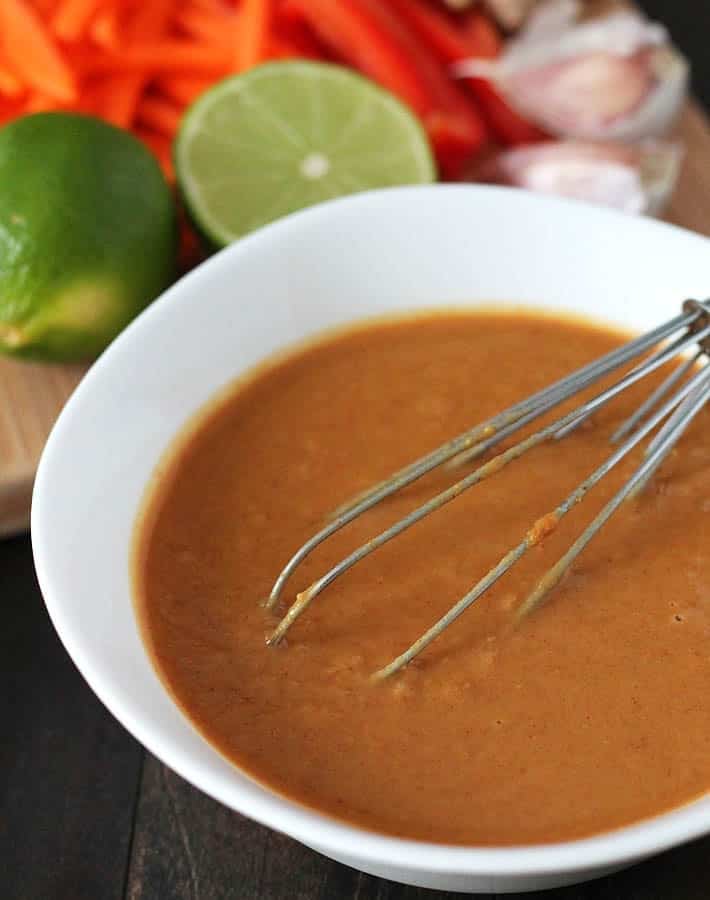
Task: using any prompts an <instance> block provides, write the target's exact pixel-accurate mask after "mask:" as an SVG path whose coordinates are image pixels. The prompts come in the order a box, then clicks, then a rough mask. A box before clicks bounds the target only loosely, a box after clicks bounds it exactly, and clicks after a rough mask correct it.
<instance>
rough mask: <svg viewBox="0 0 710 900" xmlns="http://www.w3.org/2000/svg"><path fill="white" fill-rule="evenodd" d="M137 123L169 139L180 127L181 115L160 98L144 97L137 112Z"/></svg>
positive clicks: (171, 105) (170, 104)
mask: <svg viewBox="0 0 710 900" xmlns="http://www.w3.org/2000/svg"><path fill="white" fill-rule="evenodd" d="M137 118H138V121H139V122H140V123H141V124H142V125H145V126H146V127H147V128H150V129H152V130H153V131H155V132H157V134H162V135H163V137H166V138H171V137H172V136H173V135H174V134H175V132H176V131H177V130H178V128H179V127H180V119H181V118H182V115H181V113H180V110H179V109H176V107H175V106H173V104H172V103H170V102H169V101H168V100H162V99H161V98H160V97H145V98H144V99H143V100H141V102H140V104H139V106H138V112H137Z"/></svg>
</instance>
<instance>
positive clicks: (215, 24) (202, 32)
mask: <svg viewBox="0 0 710 900" xmlns="http://www.w3.org/2000/svg"><path fill="white" fill-rule="evenodd" d="M174 24H175V25H177V26H178V27H179V28H181V29H182V31H184V32H185V34H186V35H187V36H188V37H189V38H193V39H195V40H198V41H203V42H206V43H208V44H218V45H219V46H221V47H231V46H233V43H234V35H235V33H236V29H237V15H236V13H233V14H231V15H230V16H225V15H223V14H222V13H220V14H219V15H218V16H215V15H212V14H209V13H205V11H204V10H202V9H198V8H195V7H193V8H190V7H186V8H184V9H180V10H178V13H177V16H176V17H175V19H174Z"/></svg>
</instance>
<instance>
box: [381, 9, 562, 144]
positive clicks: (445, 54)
mask: <svg viewBox="0 0 710 900" xmlns="http://www.w3.org/2000/svg"><path fill="white" fill-rule="evenodd" d="M389 3H390V5H391V6H392V7H393V8H394V9H395V10H396V11H397V12H398V13H399V14H400V15H401V16H402V18H403V19H405V20H406V21H407V22H408V23H409V25H410V26H411V27H412V28H413V29H414V30H416V31H417V33H418V34H419V36H420V38H421V39H422V40H423V41H426V42H427V43H428V45H429V47H430V48H431V49H432V50H433V51H434V53H436V55H437V56H438V57H439V59H440V60H441V61H442V62H444V63H447V64H449V65H452V64H453V63H456V62H460V61H461V60H463V59H471V58H479V59H492V58H495V57H496V56H497V55H498V53H499V52H500V48H501V40H500V35H499V34H498V32H497V30H496V28H495V26H494V25H493V23H492V22H491V21H490V19H488V18H487V17H486V16H485V15H484V14H483V13H481V12H480V11H479V10H471V11H470V12H468V13H466V14H464V15H462V16H460V17H457V18H454V17H453V16H451V15H449V14H448V13H446V12H444V11H441V10H438V9H436V8H435V7H433V6H431V5H430V4H429V3H428V2H427V0H389ZM462 83H463V84H465V85H466V87H467V88H468V89H469V90H470V91H471V93H472V94H473V95H474V97H475V98H476V100H477V101H478V104H479V106H480V109H481V112H482V113H483V115H484V116H485V118H486V121H487V123H488V126H489V127H490V129H491V131H492V132H493V134H494V135H495V137H496V138H497V139H498V140H499V141H501V143H504V144H506V145H517V144H529V143H533V142H536V141H540V140H544V138H545V137H546V135H545V134H544V133H543V132H542V131H540V129H539V128H537V127H536V126H535V125H532V124H530V122H528V121H527V120H526V119H524V118H522V116H520V115H519V114H518V113H517V112H516V111H515V110H514V109H511V107H510V106H509V105H508V104H507V103H506V101H505V100H504V99H503V97H501V95H500V93H499V92H498V91H497V90H496V89H495V87H493V85H492V84H491V83H490V82H489V81H486V80H485V79H483V78H465V79H462Z"/></svg>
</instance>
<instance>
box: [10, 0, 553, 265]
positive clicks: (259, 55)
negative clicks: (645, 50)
mask: <svg viewBox="0 0 710 900" xmlns="http://www.w3.org/2000/svg"><path fill="white" fill-rule="evenodd" d="M500 49H501V38H500V35H499V33H498V31H497V29H496V27H495V25H494V24H493V23H492V22H491V21H490V20H489V19H488V18H486V16H485V15H484V14H483V13H482V12H479V11H478V10H477V9H475V8H474V9H472V10H468V11H467V12H463V13H460V14H457V15H454V14H451V13H450V12H448V11H446V9H445V8H444V6H443V5H442V4H441V3H440V0H386V2H385V0H0V126H2V125H3V124H4V123H6V122H9V121H11V120H12V119H14V118H17V117H18V116H21V115H25V114H28V113H33V112H40V111H44V110H70V111H76V112H83V113H86V114H89V115H94V116H98V117H100V118H102V119H105V120H106V121H108V122H111V123H112V124H114V125H117V126H119V127H121V128H126V129H129V130H131V131H132V132H133V133H134V134H135V135H136V136H137V137H138V138H140V139H141V140H142V141H143V142H144V143H145V144H146V145H147V146H148V147H149V148H150V149H151V150H152V151H153V152H154V153H155V155H156V157H157V158H158V160H159V161H160V164H161V166H162V168H163V171H164V172H165V174H166V177H167V178H168V179H169V180H170V181H171V182H173V181H174V172H173V165H172V157H171V145H172V140H173V138H174V136H175V134H176V132H177V130H178V128H179V125H180V121H181V118H182V114H183V112H184V111H185V109H186V107H187V106H189V105H190V104H191V103H192V101H193V100H195V99H196V98H197V97H198V96H199V95H200V94H201V93H203V92H204V91H205V90H206V89H207V88H209V87H210V86H211V85H212V84H214V83H215V82H217V81H220V80H221V79H223V78H225V77H226V76H228V75H230V74H233V73H237V72H241V71H244V70H245V69H248V68H250V67H252V66H255V65H258V64H260V63H263V62H266V61H270V60H278V59H288V58H308V59H315V60H323V61H326V62H334V63H340V64H343V65H347V66H350V67H352V68H355V69H357V70H359V71H360V72H361V73H363V74H364V75H366V76H368V77H369V78H371V79H372V80H374V81H376V82H378V83H379V84H380V85H381V86H382V87H384V88H386V89H388V90H390V91H391V92H392V93H394V94H396V95H397V96H398V97H399V98H400V100H402V101H403V102H404V103H406V104H407V105H408V106H409V107H410V108H411V109H412V110H413V111H414V112H415V114H416V115H417V116H418V117H419V118H420V120H421V122H422V125H423V126H424V128H425V129H426V131H427V133H428V135H429V138H430V141H431V143H432V147H433V150H434V153H435V155H436V159H437V162H438V166H439V171H440V172H441V174H442V176H444V177H446V178H457V177H459V176H461V174H462V173H463V172H464V171H465V169H466V167H467V166H468V165H469V164H470V162H471V160H472V159H475V158H476V157H477V156H479V155H480V154H481V153H482V152H483V151H484V150H485V149H486V148H487V147H488V146H489V144H490V142H491V141H493V142H497V143H499V144H503V145H507V146H510V145H517V144H521V143H529V142H533V141H536V140H539V139H540V138H541V137H543V135H541V134H540V132H539V131H538V130H537V129H536V128H535V127H534V126H532V125H530V124H529V123H527V122H526V121H524V120H523V119H521V118H520V116H519V115H518V114H517V113H516V112H515V111H514V110H512V109H511V108H510V107H509V106H508V105H507V104H506V103H505V101H504V100H503V98H502V97H501V96H500V95H499V94H498V93H497V92H496V90H495V89H494V88H493V86H492V85H490V84H489V83H486V82H484V81H482V80H480V79H472V78H468V79H461V80H456V79H455V78H453V77H452V75H451V71H450V70H451V66H452V64H453V63H455V62H456V61H458V60H461V59H466V58H471V57H481V58H491V57H494V56H496V55H497V54H498V53H499V52H500ZM181 257H182V263H183V266H184V267H189V266H190V265H192V264H193V263H194V262H196V261H197V260H198V259H199V257H200V249H199V247H198V245H197V242H196V239H195V236H194V235H193V234H192V233H191V231H190V229H189V228H188V227H187V225H186V224H185V225H184V227H183V229H182V251H181Z"/></svg>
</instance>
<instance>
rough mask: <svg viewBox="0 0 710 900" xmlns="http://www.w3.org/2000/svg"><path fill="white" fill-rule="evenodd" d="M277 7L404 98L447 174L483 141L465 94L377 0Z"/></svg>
mask: <svg viewBox="0 0 710 900" xmlns="http://www.w3.org/2000/svg"><path fill="white" fill-rule="evenodd" d="M280 9H281V11H282V13H283V14H284V15H286V16H287V17H293V18H296V19H301V20H302V21H304V22H306V23H307V24H308V25H309V26H310V27H311V29H312V30H313V31H314V32H315V33H316V34H317V35H318V37H319V38H320V39H321V40H322V41H323V42H324V43H325V44H326V45H328V46H329V47H331V48H332V49H333V50H334V51H335V53H336V54H337V56H338V57H339V58H341V59H343V60H344V61H345V62H347V63H348V64H349V65H352V66H354V67H355V68H357V69H359V70H360V71H361V72H363V73H364V74H365V75H368V76H369V77H370V78H372V79H373V80H374V81H377V82H378V83H379V84H381V85H382V86H383V87H385V88H387V89H388V90H390V91H392V93H394V94H396V95H397V96H398V97H399V98H400V99H402V100H403V101H404V102H405V103H407V104H408V105H409V106H410V107H411V108H412V109H413V111H414V112H415V113H416V114H417V115H418V116H419V118H420V119H421V120H422V123H423V124H424V127H425V128H426V130H427V132H428V134H429V137H430V139H431V141H432V144H433V146H434V150H435V152H436V156H437V160H438V162H439V165H440V167H441V170H442V172H443V173H444V174H445V175H447V176H448V177H456V176H457V175H459V174H460V173H461V170H462V168H463V165H464V163H465V162H466V161H467V160H468V159H469V158H470V157H472V156H473V155H474V154H475V153H476V152H477V151H478V150H480V149H481V147H482V146H483V145H484V143H485V142H486V137H487V135H486V128H485V125H484V123H483V121H482V119H481V118H480V116H479V115H478V113H477V111H476V109H475V107H474V106H473V105H472V104H471V102H470V101H469V100H468V99H467V97H466V96H465V93H464V92H463V91H462V90H461V89H460V88H459V87H458V85H457V84H456V83H455V82H453V81H452V80H451V78H450V77H449V76H448V74H447V73H446V71H445V70H444V69H443V67H442V66H441V63H440V61H439V60H438V59H437V57H436V55H435V54H434V53H433V52H432V50H431V49H430V48H429V47H428V46H427V45H426V43H425V42H424V41H422V40H421V38H420V37H419V35H418V34H417V33H416V32H415V31H414V30H413V29H412V28H410V27H409V26H408V25H407V23H406V22H405V21H403V20H402V19H401V18H400V17H398V16H397V15H396V14H394V13H393V12H392V11H391V9H389V8H388V6H387V5H386V4H382V3H381V2H380V0H284V2H283V3H282V5H281V7H280Z"/></svg>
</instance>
